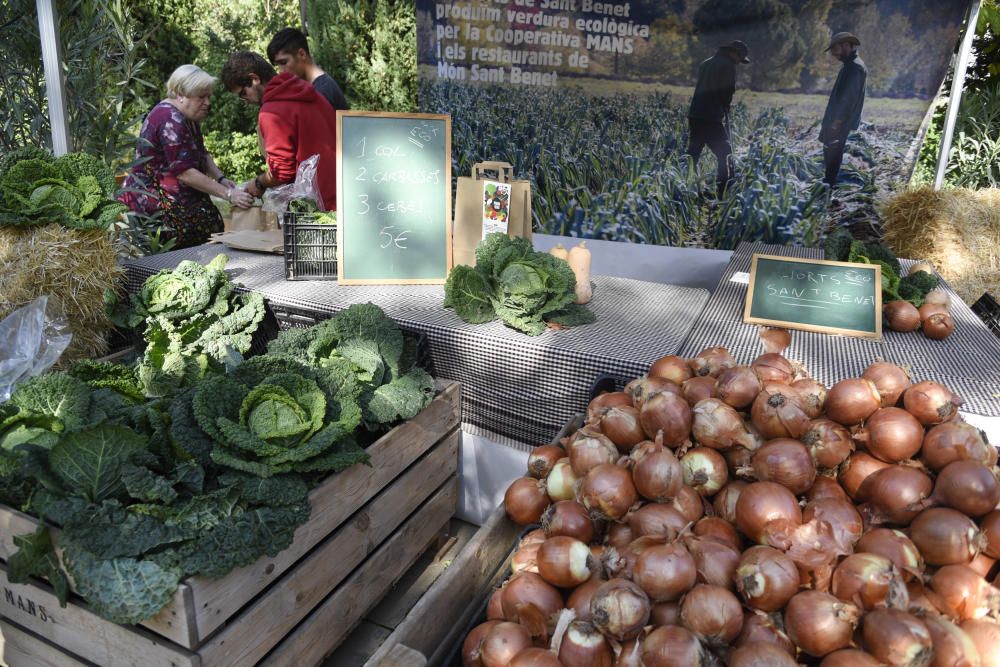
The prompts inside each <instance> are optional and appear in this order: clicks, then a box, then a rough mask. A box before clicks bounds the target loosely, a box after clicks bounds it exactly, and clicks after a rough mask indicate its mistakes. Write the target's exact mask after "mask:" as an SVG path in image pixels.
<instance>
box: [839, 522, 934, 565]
mask: <svg viewBox="0 0 1000 667" xmlns="http://www.w3.org/2000/svg"><path fill="white" fill-rule="evenodd" d="M855 549H856V550H857V552H858V553H871V554H878V555H879V556H884V557H885V558H888V559H889V560H890V561H892V564H893V565H895V566H896V569H897V570H899V571H900V572H903V573H906V572H908V573H910V574H913V575H916V576H920V575H921V574H922V573H923V571H924V567H925V564H924V557H923V556H922V555H921V554H920V550H919V549H917V545H916V544H914V543H913V541H912V540H910V538H908V537H907V536H906V535H905V534H903V533H902V532H900V531H898V530H893V529H891V528H876V529H874V530H872V531H869V532H867V533H865V534H864V535H863V536H862V537H861V539H860V540H858V543H857V545H855Z"/></svg>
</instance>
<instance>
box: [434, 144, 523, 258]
mask: <svg viewBox="0 0 1000 667" xmlns="http://www.w3.org/2000/svg"><path fill="white" fill-rule="evenodd" d="M484 172H495V173H496V176H492V175H489V176H488V175H487V174H486V173H484ZM486 180H494V181H499V182H501V183H510V186H511V188H510V213H509V217H508V219H507V235H508V236H510V237H511V238H514V237H517V236H523V237H524V238H526V239H530V238H531V183H530V182H529V181H526V180H515V179H514V168H513V167H512V166H511V165H510V164H509V163H507V162H479V163H477V164H475V165H474V166H473V167H472V175H471V176H460V177H459V179H458V187H457V189H456V192H455V222H454V232H453V235H454V238H453V240H452V242H453V248H452V253H453V255H454V258H455V264H456V265H458V264H468V265H469V266H475V265H476V246H477V245H479V242H480V241H482V240H483V181H486Z"/></svg>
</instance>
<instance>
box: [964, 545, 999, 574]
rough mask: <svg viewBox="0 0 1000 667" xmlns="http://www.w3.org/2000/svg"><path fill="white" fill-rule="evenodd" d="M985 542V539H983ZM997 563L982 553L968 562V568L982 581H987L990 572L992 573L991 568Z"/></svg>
mask: <svg viewBox="0 0 1000 667" xmlns="http://www.w3.org/2000/svg"><path fill="white" fill-rule="evenodd" d="M983 540H984V541H985V537H984V538H983ZM996 563H997V561H996V559H995V558H990V557H989V556H987V555H986V554H984V553H983V552H982V551H980V552H979V553H978V554H976V557H975V558H973V559H972V560H971V561H969V567H971V568H972V569H973V570H975V571H976V573H977V574H978V575H979V576H981V577H982V578H983V579H989V576H990V572H992V571H993V566H994V565H996Z"/></svg>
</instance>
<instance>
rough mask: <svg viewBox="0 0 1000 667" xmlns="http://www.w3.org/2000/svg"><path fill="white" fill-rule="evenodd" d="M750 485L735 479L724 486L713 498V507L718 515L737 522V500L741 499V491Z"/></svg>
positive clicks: (732, 522)
mask: <svg viewBox="0 0 1000 667" xmlns="http://www.w3.org/2000/svg"><path fill="white" fill-rule="evenodd" d="M747 486H748V483H747V482H744V481H741V480H738V479H734V480H730V481H729V483H728V484H726V485H725V486H724V487H722V490H721V491H719V492H718V493H717V494H715V496H714V497H713V498H712V508H713V509H714V510H715V514H716V516H719V517H721V518H723V519H725V520H726V521H727V522H729V523H731V524H734V525H735V524H736V501H737V500H739V499H740V493H741V492H742V491H743V489H745V488H746V487H747Z"/></svg>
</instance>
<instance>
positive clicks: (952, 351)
mask: <svg viewBox="0 0 1000 667" xmlns="http://www.w3.org/2000/svg"><path fill="white" fill-rule="evenodd" d="M755 253H760V254H769V255H784V256H786V257H802V258H807V259H822V258H823V250H822V249H820V248H790V247H785V246H774V245H766V244H761V243H743V244H740V246H739V248H737V249H736V252H734V253H733V256H732V258H731V259H730V261H729V265H728V266H727V267H726V270H725V271H724V272H723V274H722V279H721V280H720V281H719V286H718V287H717V288H716V290H715V293H714V294H713V295H712V298H711V299H710V300H709V302H708V305H706V306H705V309H704V311H703V312H702V314H701V317H700V318H699V319H698V322H697V324H695V326H694V329H693V330H692V331H691V335H690V336H689V337H688V340H687V341H686V342H685V344H684V346H683V347H682V349H681V351H680V353H679V354H680V355H681V356H688V357H690V356H694V355H696V354H698V352H699V351H701V350H702V349H703V348H705V347H707V346H710V345H721V346H723V347H726V348H728V349H729V351H730V353H731V354H732V355H733V356H734V357H735V358H736V360H737V361H738V362H739V363H741V364H746V363H750V362H751V361H753V359H754V358H755V357H757V356H758V355H759V354H761V353H762V352H763V350H762V348H761V344H760V340H759V338H758V327H757V326H756V325H752V324H744V323H743V307H744V303H745V300H746V293H747V288H748V286H747V285H746V283H745V282H743V281H740V280H739V277H738V274H740V273H748V272H749V271H750V262H751V259H752V257H753V255H754V254H755ZM902 264H903V268H904V270H905V269H908V268H909V267H910V266H911V265H912V264H913V262H912V261H907V260H902ZM734 278H736V280H734ZM942 287H944V288H945V289H946V290H947V291H948V292H949V293H950V295H951V315H952V317H953V318H954V320H955V332H954V333H953V334H952V335H951V336H949V337H948V338H946V339H945V340H942V341H936V340H931V339H929V338H927V337H926V336H924V335H923V334H922V333H920V332H919V331H916V332H912V333H899V332H896V331H890V330H888V329H887V328H884V329H883V332H882V335H883V339H882V340H881V341H872V340H866V339H862V338H854V337H847V336H831V335H828V334H820V333H811V332H806V331H797V330H792V343H791V346H790V347H789V349H788V350H787V351H786V352H785V355H786V356H787V357H788V358H789V359H795V360H797V361H800V362H802V363H804V364H805V367H806V369H807V370H808V371H809V373H810V375H812V376H813V377H814V378H816V379H817V380H819V381H820V382H823V383H824V384H826V385H828V386H829V385H831V384H833V383H834V382H837V381H838V380H842V379H845V378H849V377H857V376H859V375H860V374H861V373H862V371H864V369H865V368H866V367H867V366H868V365H869V364H870V363H872V362H873V361H874V360H875V359H878V358H882V359H885V360H886V361H892V362H894V363H897V364H899V365H901V366H904V367H909V368H910V369H911V372H912V374H913V377H914V378H916V379H918V380H934V381H937V382H940V383H942V384H944V385H945V386H946V387H948V388H950V389H951V390H952V391H954V392H955V393H957V394H958V395H959V396H961V397H962V398H963V399H965V404H964V405H963V407H962V410H963V411H966V412H969V413H972V414H977V415H983V416H987V417H997V416H1000V338H997V337H996V335H994V334H993V333H992V332H991V331H990V330H989V329H988V328H987V327H986V325H985V324H983V322H982V320H980V319H979V318H978V317H977V316H976V315H975V313H973V312H972V310H971V309H970V308H969V307H968V306H967V305H966V304H965V302H964V301H962V299H961V298H959V296H958V295H957V294H955V293H954V292H953V291H952V290H951V288H950V287H948V286H947V285H946V284H944V283H942Z"/></svg>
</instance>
